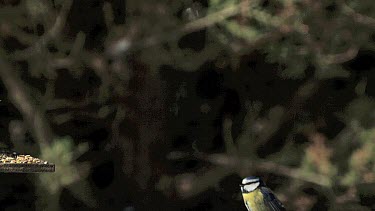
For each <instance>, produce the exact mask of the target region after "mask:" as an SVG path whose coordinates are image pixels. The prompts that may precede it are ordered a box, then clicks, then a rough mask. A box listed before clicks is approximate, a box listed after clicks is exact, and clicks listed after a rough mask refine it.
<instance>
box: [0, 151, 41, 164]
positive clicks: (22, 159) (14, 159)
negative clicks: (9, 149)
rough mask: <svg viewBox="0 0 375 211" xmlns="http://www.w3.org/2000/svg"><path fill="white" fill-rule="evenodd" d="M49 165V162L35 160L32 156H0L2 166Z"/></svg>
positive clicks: (14, 154)
mask: <svg viewBox="0 0 375 211" xmlns="http://www.w3.org/2000/svg"><path fill="white" fill-rule="evenodd" d="M9 163H10V164H48V162H47V161H44V160H41V159H39V158H34V157H32V156H31V155H19V154H16V153H13V154H0V164H9Z"/></svg>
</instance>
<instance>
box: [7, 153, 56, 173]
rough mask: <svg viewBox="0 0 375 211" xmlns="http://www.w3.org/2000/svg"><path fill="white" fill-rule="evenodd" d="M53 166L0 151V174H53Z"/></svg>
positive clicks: (39, 160) (28, 157) (17, 154)
mask: <svg viewBox="0 0 375 211" xmlns="http://www.w3.org/2000/svg"><path fill="white" fill-rule="evenodd" d="M54 171H55V164H53V163H49V162H48V161H44V160H41V159H39V158H36V157H32V156H31V155H23V154H19V153H17V152H14V151H11V150H8V149H0V173H40V172H54Z"/></svg>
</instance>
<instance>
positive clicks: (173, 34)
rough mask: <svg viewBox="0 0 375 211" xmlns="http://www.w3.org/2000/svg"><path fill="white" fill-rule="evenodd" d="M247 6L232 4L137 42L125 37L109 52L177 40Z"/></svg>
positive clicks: (138, 48) (235, 13)
mask: <svg viewBox="0 0 375 211" xmlns="http://www.w3.org/2000/svg"><path fill="white" fill-rule="evenodd" d="M245 6H248V3H247V2H246V1H243V2H241V3H239V4H236V5H232V6H229V7H226V8H225V9H223V10H220V11H218V12H215V13H212V14H209V15H207V16H205V17H203V18H199V19H197V20H194V21H191V22H189V23H187V24H186V25H184V26H183V27H181V28H178V29H176V30H172V31H168V32H165V33H161V34H157V35H153V36H150V37H146V38H144V39H141V40H139V41H136V42H131V41H130V40H129V38H128V37H123V38H121V39H119V40H117V41H116V42H114V43H113V44H112V45H110V46H109V48H108V49H107V53H108V54H109V55H112V56H116V55H113V54H122V53H125V52H126V51H128V50H141V49H145V48H149V47H151V46H154V45H157V44H160V43H163V42H165V41H169V40H176V39H178V38H179V37H180V36H182V35H184V34H187V33H191V32H195V31H199V30H201V29H204V28H207V27H209V26H212V25H214V24H216V23H219V22H221V21H223V20H225V19H227V18H229V17H232V16H234V15H237V14H239V13H240V12H241V8H242V7H245ZM119 49H122V50H119Z"/></svg>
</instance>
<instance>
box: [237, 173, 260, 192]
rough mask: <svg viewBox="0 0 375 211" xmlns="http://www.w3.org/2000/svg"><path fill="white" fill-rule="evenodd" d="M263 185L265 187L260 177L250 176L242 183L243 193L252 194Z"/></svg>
mask: <svg viewBox="0 0 375 211" xmlns="http://www.w3.org/2000/svg"><path fill="white" fill-rule="evenodd" d="M262 185H264V183H263V181H262V180H261V179H260V178H259V177H255V176H249V177H246V178H244V179H243V180H242V183H241V185H240V187H241V192H242V193H250V192H252V191H254V190H256V189H257V188H259V187H260V186H262Z"/></svg>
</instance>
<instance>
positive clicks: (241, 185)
mask: <svg viewBox="0 0 375 211" xmlns="http://www.w3.org/2000/svg"><path fill="white" fill-rule="evenodd" d="M257 182H259V181H254V182H248V183H245V184H240V187H243V186H245V185H250V184H254V183H257Z"/></svg>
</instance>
